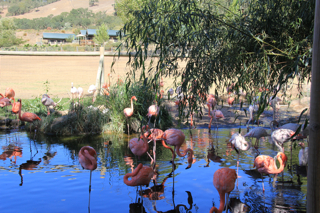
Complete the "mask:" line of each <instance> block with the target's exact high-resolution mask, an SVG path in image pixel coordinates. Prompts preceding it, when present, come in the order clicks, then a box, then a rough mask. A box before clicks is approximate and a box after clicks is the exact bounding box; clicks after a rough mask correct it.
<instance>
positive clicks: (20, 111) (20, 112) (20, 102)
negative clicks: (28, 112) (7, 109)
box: [19, 100, 22, 120]
mask: <svg viewBox="0 0 320 213" xmlns="http://www.w3.org/2000/svg"><path fill="white" fill-rule="evenodd" d="M21 105H22V103H21V100H20V105H19V119H20V120H21Z"/></svg>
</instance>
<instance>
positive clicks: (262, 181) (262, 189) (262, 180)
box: [260, 173, 264, 193]
mask: <svg viewBox="0 0 320 213" xmlns="http://www.w3.org/2000/svg"><path fill="white" fill-rule="evenodd" d="M260 174H261V180H262V191H263V193H264V182H263V176H262V173H260Z"/></svg>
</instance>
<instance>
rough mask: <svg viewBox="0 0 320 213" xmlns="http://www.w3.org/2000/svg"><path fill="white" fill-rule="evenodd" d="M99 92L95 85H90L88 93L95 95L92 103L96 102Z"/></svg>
mask: <svg viewBox="0 0 320 213" xmlns="http://www.w3.org/2000/svg"><path fill="white" fill-rule="evenodd" d="M96 91H97V87H96V86H95V85H93V84H92V85H90V86H89V89H88V93H90V94H92V93H93V97H92V103H93V102H94V101H95V100H96V99H95V92H96Z"/></svg>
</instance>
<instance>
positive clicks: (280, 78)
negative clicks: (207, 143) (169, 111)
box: [119, 0, 315, 112]
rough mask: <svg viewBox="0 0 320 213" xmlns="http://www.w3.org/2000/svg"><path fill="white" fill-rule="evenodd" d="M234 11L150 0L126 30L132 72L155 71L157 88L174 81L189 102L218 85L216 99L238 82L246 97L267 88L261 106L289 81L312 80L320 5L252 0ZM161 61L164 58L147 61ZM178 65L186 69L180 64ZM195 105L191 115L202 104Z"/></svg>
mask: <svg viewBox="0 0 320 213" xmlns="http://www.w3.org/2000/svg"><path fill="white" fill-rule="evenodd" d="M230 6H231V7H232V8H230ZM230 6H228V4H226V5H222V4H220V3H219V2H215V1H201V0H200V1H193V0H162V1H154V0H151V1H148V3H146V4H145V5H144V6H143V7H141V8H139V10H136V11H134V12H132V13H131V15H132V16H133V18H132V19H131V20H130V21H129V22H127V23H126V24H125V26H124V27H123V30H122V32H123V33H122V36H123V35H125V37H124V36H123V38H124V39H125V42H124V44H123V45H125V46H126V47H127V48H128V53H129V61H128V63H129V64H130V65H131V67H132V69H131V73H132V74H135V73H136V71H137V70H139V72H140V71H141V76H145V74H146V73H148V74H149V75H151V76H154V78H153V81H151V83H153V84H155V85H156V83H155V82H157V81H158V78H159V75H165V76H170V77H173V78H174V79H175V83H178V82H181V84H182V88H183V92H184V94H185V95H186V96H185V97H193V98H194V97H196V96H198V94H199V91H203V92H207V91H208V90H209V88H210V87H211V86H212V85H215V86H216V88H217V89H216V94H219V93H221V92H222V91H223V89H224V88H225V87H227V86H229V85H230V84H231V83H234V84H235V89H236V90H240V89H241V90H243V91H244V92H246V93H247V94H251V93H254V92H255V91H257V88H265V91H266V92H263V94H261V96H262V97H264V98H262V99H261V100H264V101H262V102H261V103H262V104H261V105H260V106H261V108H263V107H265V106H266V104H267V100H268V99H267V98H266V97H267V96H268V95H270V94H269V93H270V92H272V91H274V90H276V91H279V90H280V89H283V88H284V89H285V88H286V84H287V83H288V82H290V80H292V79H294V78H296V77H298V79H299V84H301V83H302V82H304V81H305V80H310V72H311V55H312V51H311V49H312V48H311V47H312V33H313V19H314V8H315V2H314V1H311V0H310V1H302V0H259V1H257V0H252V1H250V0H248V1H243V4H240V6H239V5H235V4H231V5H230ZM229 8H230V9H229ZM234 8H239V10H234ZM150 47H152V48H150ZM119 49H120V48H119ZM150 50H151V51H152V52H150ZM154 57H156V58H157V59H158V60H148V59H150V58H152V59H153V58H154ZM147 61H150V63H153V66H149V64H147ZM179 61H185V62H186V66H185V67H179V66H178V62H179ZM148 63H149V62H148ZM150 67H152V68H150ZM191 95H193V96H191ZM197 100H198V101H201V100H200V99H197ZM193 103H194V104H191V105H189V108H190V109H191V110H193V109H195V108H196V106H198V103H196V102H193ZM260 112H262V109H261V110H260Z"/></svg>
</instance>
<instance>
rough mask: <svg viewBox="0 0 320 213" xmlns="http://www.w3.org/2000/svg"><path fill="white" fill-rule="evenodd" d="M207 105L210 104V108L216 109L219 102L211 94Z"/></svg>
mask: <svg viewBox="0 0 320 213" xmlns="http://www.w3.org/2000/svg"><path fill="white" fill-rule="evenodd" d="M207 103H208V104H210V107H211V108H212V109H214V107H215V106H216V105H217V101H216V98H215V96H214V95H212V94H209V95H208V98H207Z"/></svg>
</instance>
